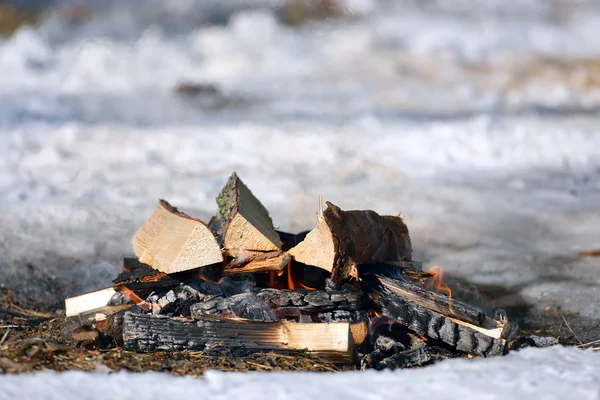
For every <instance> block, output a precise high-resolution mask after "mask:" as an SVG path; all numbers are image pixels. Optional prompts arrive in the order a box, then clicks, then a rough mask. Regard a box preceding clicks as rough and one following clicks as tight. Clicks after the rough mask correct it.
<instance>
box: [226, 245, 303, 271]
mask: <svg viewBox="0 0 600 400" xmlns="http://www.w3.org/2000/svg"><path fill="white" fill-rule="evenodd" d="M291 259H292V257H291V256H290V255H289V254H286V253H284V252H283V251H281V250H279V251H270V252H268V253H260V254H257V255H251V256H250V257H248V258H246V259H243V260H242V259H240V258H238V259H236V260H234V261H232V262H231V263H230V264H229V265H228V266H226V267H225V269H224V270H223V275H236V274H249V273H256V272H269V271H276V272H277V271H282V270H283V269H284V268H285V267H286V266H287V265H288V263H289V262H290V261H291Z"/></svg>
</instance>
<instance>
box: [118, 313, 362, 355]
mask: <svg viewBox="0 0 600 400" xmlns="http://www.w3.org/2000/svg"><path fill="white" fill-rule="evenodd" d="M123 343H124V347H125V348H127V349H129V350H137V351H158V350H168V351H173V350H205V348H206V346H207V345H209V346H211V347H213V346H220V347H222V348H229V349H235V348H242V349H246V350H250V351H293V350H305V351H308V352H311V353H314V354H316V355H318V356H320V357H322V358H324V359H327V360H329V361H331V362H336V363H352V362H354V359H355V351H356V347H355V343H354V341H353V338H352V333H351V331H350V324H349V323H347V322H336V323H329V324H327V323H323V324H315V323H308V324H303V323H293V322H286V321H279V322H249V321H243V320H224V319H210V320H208V319H207V320H201V321H188V320H184V319H181V318H169V317H164V316H158V315H144V314H134V313H131V312H128V313H126V314H125V316H124V319H123Z"/></svg>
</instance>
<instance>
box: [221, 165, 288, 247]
mask: <svg viewBox="0 0 600 400" xmlns="http://www.w3.org/2000/svg"><path fill="white" fill-rule="evenodd" d="M217 204H218V206H219V209H218V211H217V215H216V217H215V218H214V219H213V220H212V221H211V224H210V225H211V228H213V231H214V232H215V234H216V235H217V237H218V239H219V241H220V242H221V244H222V245H223V247H224V248H225V249H226V250H230V249H243V250H250V251H275V250H280V249H281V245H282V242H281V239H280V237H279V235H278V234H277V232H276V231H275V228H273V221H272V220H271V217H270V216H269V212H268V211H267V209H266V208H265V207H264V206H263V205H262V204H261V203H260V201H258V199H257V198H256V197H254V195H253V194H252V192H250V190H249V189H248V187H246V185H244V183H243V182H242V181H241V180H240V178H239V177H238V176H237V174H236V173H235V172H234V173H233V174H232V175H231V176H230V177H229V180H228V181H227V183H226V184H225V187H223V190H222V191H221V193H220V194H219V196H218V197H217Z"/></svg>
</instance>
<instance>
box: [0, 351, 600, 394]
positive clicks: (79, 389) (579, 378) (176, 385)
mask: <svg viewBox="0 0 600 400" xmlns="http://www.w3.org/2000/svg"><path fill="white" fill-rule="evenodd" d="M0 384H1V385H0V398H2V399H14V398H27V399H65V400H69V399H90V400H92V399H106V398H118V399H123V400H126V399H136V400H144V399H159V398H178V397H181V396H186V395H189V393H192V392H195V393H202V395H203V396H206V397H210V398H211V399H215V400H218V399H231V398H239V397H244V398H247V399H264V398H265V397H267V396H268V397H269V398H273V399H309V400H310V399H318V398H320V397H322V396H323V394H324V393H327V396H328V397H329V398H331V399H364V398H372V399H396V398H398V396H399V395H400V394H401V395H402V396H403V397H406V398H411V399H415V400H419V399H431V398H439V399H455V398H464V399H480V398H486V399H505V398H511V399H538V398H540V397H541V398H544V399H565V398H577V399H581V400H595V399H598V398H600V391H599V388H600V356H598V354H597V353H594V352H593V351H589V350H588V351H584V350H578V349H574V348H564V347H561V346H554V347H550V348H547V349H533V348H528V349H524V350H521V351H519V352H515V353H511V354H509V355H508V356H505V357H493V358H489V359H479V360H464V359H454V360H448V361H446V362H443V363H439V364H436V365H433V366H431V367H428V368H419V369H413V370H402V371H396V372H389V371H384V372H375V371H361V372H342V373H336V374H330V373H320V374H319V373H307V372H287V373H283V372H272V373H226V372H217V371H207V372H206V373H205V375H204V377H203V378H193V377H175V376H173V375H170V374H165V373H156V372H146V373H139V374H136V373H128V372H117V373H112V374H106V371H105V370H102V369H101V370H99V371H97V372H95V373H84V372H65V373H60V374H57V373H51V372H39V373H37V374H34V375H12V376H11V375H8V376H0Z"/></svg>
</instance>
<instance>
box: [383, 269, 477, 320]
mask: <svg viewBox="0 0 600 400" xmlns="http://www.w3.org/2000/svg"><path fill="white" fill-rule="evenodd" d="M376 276H377V278H378V279H379V281H380V282H381V283H382V284H383V286H384V287H385V288H386V289H388V290H389V291H391V292H392V293H394V294H396V295H397V296H400V297H403V298H405V299H406V300H409V301H411V302H413V303H415V304H418V305H420V306H423V307H425V308H429V309H431V310H433V311H437V312H438V313H440V314H442V315H446V316H448V317H452V318H456V319H459V320H461V321H465V322H468V323H470V324H473V325H479V326H481V325H482V324H483V322H484V321H485V314H484V313H483V312H481V311H480V310H478V309H476V308H473V307H471V306H469V305H467V304H464V303H461V302H460V301H457V300H450V299H449V298H448V297H447V296H445V295H443V294H440V293H435V292H431V291H429V290H426V289H425V288H423V287H421V286H419V285H418V284H415V283H411V282H408V281H400V280H398V279H390V278H387V277H385V276H381V275H376Z"/></svg>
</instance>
